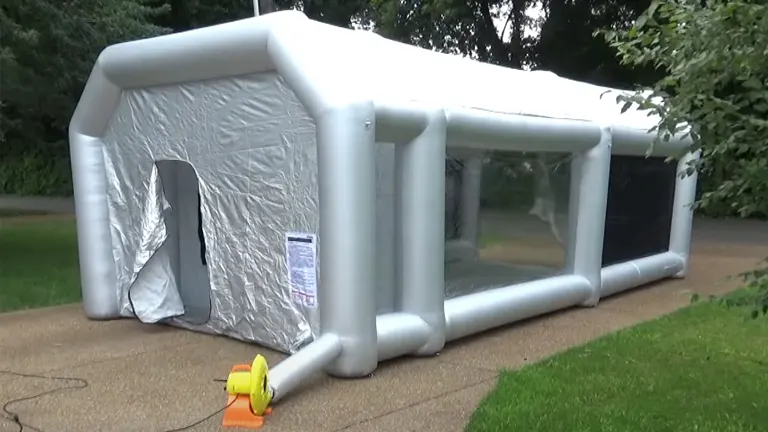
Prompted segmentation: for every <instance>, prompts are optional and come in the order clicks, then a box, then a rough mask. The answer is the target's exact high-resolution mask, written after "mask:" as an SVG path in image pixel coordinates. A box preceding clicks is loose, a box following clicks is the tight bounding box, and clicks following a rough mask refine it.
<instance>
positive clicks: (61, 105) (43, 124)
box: [0, 0, 166, 194]
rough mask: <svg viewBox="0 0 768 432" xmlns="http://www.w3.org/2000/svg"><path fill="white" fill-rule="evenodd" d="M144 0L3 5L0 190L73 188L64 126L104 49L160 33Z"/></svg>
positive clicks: (13, 1)
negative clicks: (152, 22)
mask: <svg viewBox="0 0 768 432" xmlns="http://www.w3.org/2000/svg"><path fill="white" fill-rule="evenodd" d="M165 10H166V9H165V8H154V7H148V6H146V5H145V3H143V2H142V0H69V1H66V2H51V1H46V0H5V1H4V3H3V6H2V8H0V29H2V47H1V48H0V71H1V72H2V73H0V191H13V192H15V193H25V192H30V193H37V194H57V193H58V194H62V193H68V192H69V191H70V190H71V176H70V174H69V159H68V153H69V152H68V143H67V127H68V124H69V119H70V117H71V115H72V112H73V111H74V108H75V105H76V104H77V101H78V99H79V97H80V93H81V92H82V89H83V86H84V85H85V81H86V79H87V77H88V74H89V73H90V71H91V68H92V67H93V62H94V61H95V59H96V57H97V56H98V54H99V52H100V51H101V50H102V49H103V48H104V47H106V46H107V45H110V44H113V43H117V42H121V41H125V40H129V39H137V38H143V37H149V36H154V35H157V34H161V33H163V32H165V29H163V28H161V27H159V26H156V25H154V24H151V23H150V21H149V20H150V19H151V18H153V17H156V16H157V15H158V14H161V13H163V12H165Z"/></svg>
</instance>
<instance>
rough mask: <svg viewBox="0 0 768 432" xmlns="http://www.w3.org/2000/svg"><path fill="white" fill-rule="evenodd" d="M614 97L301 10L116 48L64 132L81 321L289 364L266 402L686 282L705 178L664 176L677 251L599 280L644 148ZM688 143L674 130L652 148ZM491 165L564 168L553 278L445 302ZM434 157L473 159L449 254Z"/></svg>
mask: <svg viewBox="0 0 768 432" xmlns="http://www.w3.org/2000/svg"><path fill="white" fill-rule="evenodd" d="M606 90H610V89H605V88H601V87H596V86H592V85H588V84H584V83H579V82H574V81H570V80H566V79H563V78H560V77H558V76H556V75H554V74H552V73H548V72H524V71H516V70H509V69H505V68H501V67H497V66H492V65H488V64H482V63H479V62H475V61H473V60H470V59H464V58H459V57H456V56H450V55H445V54H440V53H436V52H431V51H427V50H423V49H419V48H415V47H411V46H408V45H404V44H400V43H396V42H393V41H390V40H387V39H385V38H382V37H379V36H377V35H375V34H372V33H369V32H364V31H352V30H346V29H341V28H337V27H333V26H329V25H325V24H322V23H318V22H314V21H311V20H309V19H307V18H306V17H305V16H304V15H303V14H301V13H300V12H295V11H286V12H277V13H273V14H269V15H265V16H262V17H256V18H251V19H246V20H242V21H237V22H233V23H228V24H224V25H218V26H214V27H209V28H203V29H198V30H194V31H190V32H185V33H179V34H173V35H168V36H163V37H158V38H153V39H147V40H139V41H134V42H128V43H122V44H118V45H114V46H111V47H108V48H107V49H105V50H104V51H103V52H102V54H101V55H100V56H99V58H98V61H97V62H96V65H95V67H94V68H93V71H92V73H91V76H90V78H89V80H88V83H87V85H86V87H85V90H84V92H83V95H82V98H81V100H80V102H79V104H78V106H77V109H76V111H75V113H74V116H73V118H72V121H71V125H70V142H71V154H72V169H73V177H74V185H75V201H76V210H77V227H78V241H79V253H80V263H81V274H82V291H83V292H82V294H83V306H84V310H85V314H86V315H87V316H88V317H89V318H91V319H102V320H104V319H116V318H119V317H136V318H138V319H140V320H142V321H144V322H158V323H166V324H169V325H174V326H179V327H183V328H187V329H190V330H195V331H201V332H208V333H215V334H222V335H227V336H230V337H233V338H236V339H240V340H244V341H249V342H254V343H258V344H261V345H263V346H267V347H270V348H273V349H276V350H280V351H282V352H285V353H290V354H291V356H290V357H288V358H287V359H286V360H285V361H283V362H281V363H280V364H278V365H277V366H276V367H274V368H273V369H272V370H271V371H270V375H269V381H270V383H271V386H272V390H273V397H274V400H278V399H280V398H282V397H284V396H285V395H286V394H287V393H289V392H290V391H291V390H292V389H294V388H295V387H296V386H297V385H299V384H300V383H301V382H302V381H303V380H304V379H305V378H307V377H308V376H309V375H311V374H313V373H316V372H317V371H320V370H325V371H326V372H327V373H329V374H332V375H334V376H339V377H363V376H366V375H368V374H370V373H372V372H373V371H374V370H375V369H376V367H377V364H378V363H379V362H380V361H383V360H386V359H391V358H394V357H398V356H404V355H417V356H431V355H435V354H437V353H439V352H440V351H441V350H442V349H443V347H444V346H445V344H446V342H448V341H452V340H455V339H459V338H462V337H465V336H469V335H472V334H476V333H479V332H482V331H484V330H488V329H491V328H494V327H497V326H501V325H504V324H508V323H511V322H514V321H518V320H522V319H525V318H528V317H533V316H536V315H539V314H543V313H547V312H550V311H554V310H558V309H562V308H567V307H572V306H578V305H584V306H594V305H596V304H597V303H598V301H599V299H600V298H601V297H605V296H608V295H611V294H615V293H618V292H620V291H624V290H627V289H630V288H632V287H636V286H639V285H641V284H644V283H647V282H651V281H654V280H657V279H661V278H665V277H683V276H684V275H685V274H686V268H687V264H688V256H689V243H690V231H691V219H692V209H691V207H690V204H691V203H692V202H693V200H694V191H695V186H696V176H695V174H694V175H689V176H679V178H678V179H677V184H676V189H675V195H674V213H673V216H672V234H671V239H670V242H669V250H668V251H667V252H664V253H661V254H657V255H653V256H649V257H645V258H640V259H636V260H632V261H629V262H624V263H620V264H616V265H612V266H609V267H606V268H601V267H602V265H601V253H602V243H603V235H604V234H603V233H604V226H605V212H606V200H607V198H606V197H607V189H608V179H609V170H610V160H611V155H612V154H618V155H640V156H642V155H644V154H646V152H647V151H648V150H649V146H650V144H651V142H652V140H653V136H652V135H651V134H649V133H648V132H647V131H648V130H649V128H650V127H651V126H653V125H655V123H656V122H657V120H656V119H655V118H653V117H648V116H647V115H646V113H644V112H635V111H631V110H630V111H628V112H626V113H624V114H621V113H620V107H619V106H618V105H617V104H616V101H615V95H608V96H605V97H601V96H602V94H603V93H604V92H605V91H606ZM688 146H689V143H688V142H687V141H684V140H681V139H679V138H672V139H670V140H669V141H666V142H662V143H660V144H657V145H656V146H655V147H654V148H653V151H652V153H653V155H657V156H669V155H674V156H678V155H680V154H683V152H685V151H686V149H687V148H688ZM494 150H507V151H515V152H538V153H540V154H544V153H548V152H561V153H562V152H566V153H570V154H572V156H573V159H572V162H571V174H570V176H571V186H570V199H569V204H568V220H567V223H566V225H567V227H566V228H567V229H565V230H563V229H561V230H560V232H559V233H558V234H557V235H558V237H559V238H561V239H562V242H563V243H564V244H565V249H566V265H565V267H564V269H562V270H560V271H558V272H554V273H553V274H552V275H549V276H548V277H543V278H538V279H536V280H528V281H524V282H522V283H513V284H511V285H510V284H506V285H503V284H502V285H500V284H495V285H493V286H492V287H491V288H490V289H482V290H478V289H473V290H470V292H469V293H465V294H461V293H459V294H456V295H453V296H446V291H447V288H446V287H447V286H448V285H450V283H452V282H451V281H450V280H448V279H449V277H447V276H446V274H453V273H451V272H450V271H449V270H450V269H451V268H454V267H451V266H455V265H456V263H464V264H465V265H466V263H471V262H473V261H474V260H476V257H477V250H478V231H479V228H478V227H479V220H478V219H479V217H478V214H479V207H480V200H479V197H478V196H479V188H480V181H479V177H480V172H481V170H482V167H483V157H484V156H483V155H484V154H485V153H486V152H489V151H494ZM447 154H450V155H452V157H454V158H457V159H460V160H462V161H463V163H464V170H463V171H462V174H461V175H462V176H463V180H464V181H463V182H462V183H461V190H460V191H456V192H455V194H457V195H460V196H461V198H462V199H461V204H460V205H461V210H460V212H459V215H458V218H459V219H460V222H461V224H460V233H459V235H458V237H456V238H455V239H452V240H449V241H446V236H445V223H444V222H445V208H446V184H447V183H446V162H445V161H446V155H447ZM695 157H697V156H696V155H695V154H686V155H685V156H683V157H680V158H679V162H678V171H680V172H682V171H683V170H684V169H685V168H686V166H687V163H688V162H689V161H690V160H692V159H694V158H695ZM535 207H536V208H534V209H532V210H531V212H532V213H536V214H537V215H539V217H541V218H542V219H545V220H550V218H549V217H548V216H547V215H548V214H549V213H548V211H547V210H542V208H544V207H546V206H543V207H542V205H541V204H540V203H539V204H536V206H535ZM562 231H566V232H562ZM454 273H455V272H454ZM464 279H466V278H464ZM465 282H466V281H465ZM447 297H448V298H447Z"/></svg>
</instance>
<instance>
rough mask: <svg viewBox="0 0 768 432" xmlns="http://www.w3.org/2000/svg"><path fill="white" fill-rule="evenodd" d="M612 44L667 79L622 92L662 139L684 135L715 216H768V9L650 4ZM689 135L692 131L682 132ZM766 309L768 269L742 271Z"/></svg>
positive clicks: (732, 2) (738, 0)
mask: <svg viewBox="0 0 768 432" xmlns="http://www.w3.org/2000/svg"><path fill="white" fill-rule="evenodd" d="M605 35H606V38H607V40H608V41H609V42H610V43H611V46H613V47H615V48H616V49H617V50H618V52H619V55H620V58H621V60H622V62H623V63H624V64H626V65H629V66H647V65H651V66H653V67H654V68H656V69H657V70H660V71H661V72H663V77H662V78H661V79H659V80H658V81H657V82H655V83H654V84H653V85H652V86H650V87H649V88H647V89H645V88H641V89H639V90H638V92H637V93H635V94H634V95H632V96H630V97H628V98H626V100H625V103H626V104H627V106H631V105H635V106H637V107H639V108H641V109H644V110H648V111H649V112H652V113H655V114H657V115H659V117H660V119H661V120H660V122H659V124H658V126H657V133H658V135H659V137H660V138H661V139H666V138H667V137H669V136H670V135H674V134H678V133H686V134H688V135H689V136H690V137H691V138H692V145H691V147H690V149H691V150H699V151H700V152H701V155H702V157H701V159H700V161H699V162H698V163H696V164H695V165H694V166H691V169H699V170H700V172H701V173H702V174H703V176H704V178H705V180H706V181H707V182H708V183H709V184H708V187H707V188H706V189H705V191H704V193H703V194H702V195H701V198H700V199H699V200H698V202H697V205H698V206H699V207H700V208H703V209H709V210H710V211H711V212H712V213H715V214H733V213H735V214H737V215H739V216H741V217H761V218H764V217H766V215H768V146H767V145H766V134H767V132H768V5H766V2H765V1H755V0H727V1H726V0H710V1H704V2H702V1H701V0H654V1H653V3H652V4H651V5H650V7H649V8H648V9H647V11H645V12H644V13H643V14H642V15H641V16H640V17H639V18H638V19H637V21H636V22H635V23H634V24H633V25H632V27H631V28H629V29H628V30H626V31H607V32H605ZM686 131H688V132H686ZM745 276H746V277H747V279H748V280H749V281H750V283H751V285H753V286H754V288H756V290H757V291H756V294H755V295H754V296H751V297H749V298H750V299H751V300H750V301H751V302H752V304H753V305H754V306H755V307H756V312H761V313H768V270H766V269H765V268H764V267H763V268H760V269H758V270H756V271H753V272H750V273H748V274H746V275H745Z"/></svg>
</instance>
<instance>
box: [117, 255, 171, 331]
mask: <svg viewBox="0 0 768 432" xmlns="http://www.w3.org/2000/svg"><path fill="white" fill-rule="evenodd" d="M167 245H168V242H167V241H166V242H165V243H163V244H162V246H160V248H158V250H157V251H156V252H155V253H154V254H153V255H152V257H151V258H150V259H149V261H147V263H146V265H144V267H143V268H142V269H141V271H139V274H138V277H137V278H136V281H135V282H134V283H133V285H131V288H130V291H129V294H128V296H129V298H130V300H131V304H132V306H133V312H134V314H135V315H136V317H137V318H138V319H139V320H140V321H142V322H145V323H156V322H158V321H161V320H164V319H168V318H173V317H176V316H180V315H184V304H183V302H182V301H181V296H180V295H179V291H178V290H177V289H176V276H175V274H174V271H173V267H172V265H171V260H170V256H169V254H168V246H167Z"/></svg>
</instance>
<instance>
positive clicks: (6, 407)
mask: <svg viewBox="0 0 768 432" xmlns="http://www.w3.org/2000/svg"><path fill="white" fill-rule="evenodd" d="M0 375H8V376H15V377H19V378H37V379H46V380H51V381H69V382H75V383H77V384H76V385H72V386H66V387H59V388H57V389H53V390H48V391H45V392H42V393H38V394H35V395H32V396H25V397H22V398H17V399H12V400H9V401H8V402H6V403H5V404H3V413H4V414H5V415H4V418H5V419H6V420H10V421H11V422H13V423H15V424H16V426H18V428H19V430H18V432H24V431H25V430H30V431H33V432H45V431H43V430H42V429H40V428H37V427H34V426H32V425H30V424H27V423H24V422H22V421H21V419H20V418H19V415H18V414H17V413H15V412H13V411H11V409H10V407H11V405H15V404H17V403H20V402H26V401H30V400H33V399H37V398H40V397H43V396H47V395H49V394H53V393H58V392H61V391H65V390H82V389H84V388H86V387H88V386H89V384H88V381H86V380H84V379H82V378H70V377H60V376H46V375H36V374H26V373H20V372H14V371H9V370H0ZM213 381H214V382H221V381H225V382H226V380H221V379H214V380H213ZM233 403H234V400H233V401H232V402H230V403H228V404H227V405H225V406H224V407H222V408H220V409H218V410H216V411H215V412H213V413H211V414H209V415H207V416H206V417H204V418H202V419H200V420H197V421H196V422H194V423H191V424H188V425H186V426H182V427H180V428H177V429H168V430H165V431H163V432H182V431H187V430H190V429H192V428H194V427H195V426H199V425H201V424H203V423H205V422H206V421H208V420H210V419H212V418H213V417H215V416H216V415H218V414H220V413H221V412H223V411H224V410H226V409H227V408H229V406H230V405H232V404H233Z"/></svg>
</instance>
